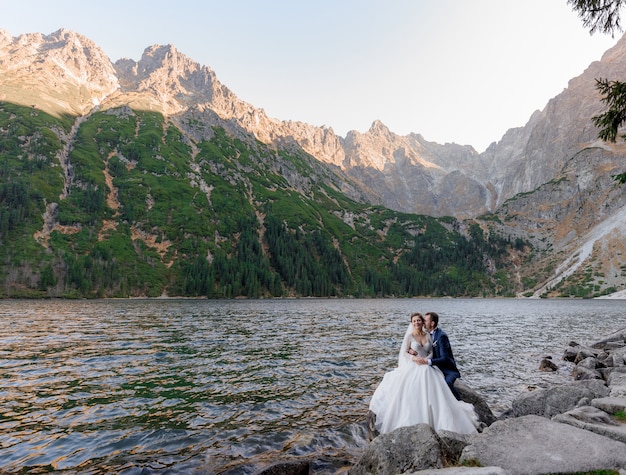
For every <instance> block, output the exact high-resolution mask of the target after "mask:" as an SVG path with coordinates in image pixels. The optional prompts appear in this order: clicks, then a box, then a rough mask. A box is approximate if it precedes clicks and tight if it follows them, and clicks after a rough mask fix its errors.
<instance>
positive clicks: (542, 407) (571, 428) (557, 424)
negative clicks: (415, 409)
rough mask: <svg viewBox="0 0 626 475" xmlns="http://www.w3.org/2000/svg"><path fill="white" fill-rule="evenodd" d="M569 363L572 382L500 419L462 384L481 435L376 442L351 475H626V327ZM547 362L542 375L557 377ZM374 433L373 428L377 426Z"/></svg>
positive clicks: (378, 438) (572, 347)
mask: <svg viewBox="0 0 626 475" xmlns="http://www.w3.org/2000/svg"><path fill="white" fill-rule="evenodd" d="M563 359H564V360H566V361H571V362H573V363H574V364H575V366H574V369H573V371H572V381H571V383H567V384H563V385H558V386H554V387H550V388H547V389H536V390H533V391H530V392H528V393H525V394H522V395H520V396H518V397H517V398H516V399H515V400H514V401H513V404H512V407H511V409H510V410H509V411H507V412H506V413H504V414H502V415H501V416H500V417H498V418H496V417H495V416H494V415H493V413H492V412H491V410H490V409H489V407H488V406H487V404H486V403H485V402H484V400H483V398H482V397H481V396H480V395H479V394H477V393H476V392H475V391H473V390H472V389H471V388H470V387H469V386H467V385H466V384H465V383H463V382H462V381H457V384H456V387H457V388H458V389H459V392H460V393H461V395H462V397H463V399H464V400H465V401H467V402H471V403H472V404H474V407H475V409H476V412H477V414H478V416H479V419H480V421H481V427H480V429H479V433H477V434H475V435H469V436H463V435H460V434H456V433H453V432H446V431H441V432H435V431H434V430H433V429H431V427H430V426H428V425H427V424H418V425H416V426H411V427H402V428H399V429H397V430H395V431H393V432H391V433H389V434H383V435H378V434H376V433H371V438H372V440H371V442H370V444H369V446H368V447H367V449H366V450H365V452H364V454H363V455H362V457H361V458H360V459H359V460H358V461H357V463H356V464H355V465H354V466H353V467H351V468H349V469H347V470H345V472H347V475H370V474H372V475H373V474H376V475H396V474H404V475H409V474H410V475H416V474H431V475H434V474H436V475H449V474H465V475H474V474H475V475H487V474H512V475H518V474H520V475H521V474H525V475H535V474H549V473H585V472H595V473H602V474H609V473H615V474H620V475H626V420H624V418H623V417H618V416H616V414H618V413H621V415H622V416H623V415H624V412H625V411H626V328H623V329H621V330H618V331H616V332H614V333H612V334H610V335H608V336H606V337H603V338H601V339H599V340H598V341H596V342H594V343H592V344H590V345H583V344H579V343H577V342H570V343H569V344H568V346H567V348H565V351H564V353H563ZM556 368H557V366H556V365H555V364H554V363H553V362H552V361H551V360H550V359H548V358H545V359H544V360H543V361H541V364H540V366H539V368H538V370H539V371H555V370H556ZM368 426H369V427H370V430H371V428H372V427H373V424H372V421H371V420H370V421H368ZM261 473H262V474H263V475H279V474H280V475H292V474H298V475H299V474H306V473H309V465H308V464H307V463H300V464H284V465H278V466H274V467H270V468H269V469H266V470H264V471H263V472H261Z"/></svg>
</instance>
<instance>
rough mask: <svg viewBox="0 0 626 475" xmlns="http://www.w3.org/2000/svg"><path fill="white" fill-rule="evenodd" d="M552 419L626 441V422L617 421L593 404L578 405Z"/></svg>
mask: <svg viewBox="0 0 626 475" xmlns="http://www.w3.org/2000/svg"><path fill="white" fill-rule="evenodd" d="M552 420H553V421H556V422H561V423H563V424H569V425H572V426H574V427H578V428H579V429H584V430H588V431H590V432H594V433H596V434H600V435H603V436H605V437H608V438H610V439H613V440H618V441H620V442H624V443H626V424H621V423H619V422H617V421H616V420H615V419H613V418H612V417H611V416H610V415H608V414H607V413H606V412H604V411H602V410H600V409H598V408H595V407H592V406H583V407H577V408H576V409H573V410H571V411H568V412H566V413H565V414H559V415H558V416H554V417H553V418H552Z"/></svg>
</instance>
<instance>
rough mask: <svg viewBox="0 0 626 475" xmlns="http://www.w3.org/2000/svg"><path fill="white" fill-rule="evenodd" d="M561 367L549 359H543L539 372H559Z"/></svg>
mask: <svg viewBox="0 0 626 475" xmlns="http://www.w3.org/2000/svg"><path fill="white" fill-rule="evenodd" d="M558 369H559V367H558V366H557V365H555V364H554V362H553V361H552V360H550V359H548V358H543V359H542V360H541V362H540V363H539V371H546V372H549V371H558Z"/></svg>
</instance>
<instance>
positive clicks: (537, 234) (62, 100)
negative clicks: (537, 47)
mask: <svg viewBox="0 0 626 475" xmlns="http://www.w3.org/2000/svg"><path fill="white" fill-rule="evenodd" d="M625 76H626V39H625V38H622V39H621V40H620V41H619V42H618V43H617V44H616V45H615V46H614V47H613V48H612V49H610V50H609V51H607V52H606V53H605V54H604V55H603V57H602V59H601V61H598V62H594V63H592V64H591V65H590V66H589V67H588V68H587V70H585V71H584V72H583V73H582V74H581V75H580V76H578V77H576V78H573V79H572V80H571V81H570V82H569V84H568V87H567V88H566V89H565V90H564V91H563V92H562V93H561V94H559V95H558V96H556V97H555V98H553V99H552V100H550V101H549V102H548V104H547V105H546V107H545V108H544V109H543V110H540V111H537V112H535V113H534V114H533V115H532V116H531V117H530V118H529V121H528V123H527V124H526V125H525V126H524V127H520V128H514V129H510V130H508V131H507V132H506V134H505V135H504V136H503V137H502V138H501V139H500V140H498V141H494V142H493V143H492V144H491V146H490V147H489V148H488V149H487V150H486V151H485V152H483V153H480V154H479V153H477V152H476V150H474V149H473V148H472V147H471V146H468V145H464V146H463V145H457V144H449V143H448V144H443V145H442V144H437V143H433V142H429V141H427V140H426V139H425V138H424V137H422V136H421V135H419V134H409V135H407V136H399V135H397V134H395V133H393V132H392V131H391V130H389V129H388V128H387V127H386V126H385V125H384V124H382V123H381V122H379V121H375V122H374V123H373V124H372V126H371V128H370V129H369V130H368V131H367V132H365V133H359V132H356V131H351V132H349V133H348V134H347V136H346V137H345V138H344V137H340V136H337V135H336V134H335V133H334V132H333V130H332V129H331V128H327V127H315V126H312V125H309V124H305V123H302V122H296V121H281V120H278V119H275V118H271V117H268V116H267V114H266V113H265V112H264V111H263V110H262V109H258V108H255V107H254V106H253V105H251V104H248V103H246V102H245V101H242V100H241V99H239V98H238V97H237V96H236V95H235V94H234V93H233V92H232V91H230V90H229V89H228V88H227V87H226V86H225V85H223V84H221V83H220V82H219V80H218V79H217V77H216V74H215V73H214V72H213V71H212V70H211V69H210V68H209V67H207V66H203V65H200V64H198V63H197V62H194V61H193V60H191V59H190V58H188V57H186V56H185V55H183V54H181V53H180V52H178V51H177V50H176V48H175V47H174V46H171V45H166V46H152V47H149V48H147V49H146V50H145V51H144V53H143V55H142V57H141V58H140V60H139V61H134V60H131V59H120V60H118V61H116V62H115V63H112V62H111V60H110V59H109V58H107V56H106V55H105V54H104V52H103V51H102V50H101V49H100V48H99V47H98V46H97V45H96V44H94V43H93V42H92V41H90V40H89V39H88V38H85V37H84V36H82V35H80V34H77V33H74V32H71V31H68V30H59V31H57V32H54V33H52V34H50V35H42V34H39V33H33V34H27V35H22V36H20V37H16V38H15V37H11V36H10V35H8V34H7V33H6V32H2V31H0V100H6V101H10V102H13V103H17V104H21V105H25V106H28V107H33V108H36V109H40V110H42V111H45V112H48V113H50V114H52V115H55V116H59V117H60V116H63V115H65V114H70V115H72V116H76V117H78V121H77V125H78V124H79V123H80V121H81V120H84V119H85V118H86V117H89V115H90V114H92V113H95V112H97V111H100V110H108V109H116V108H120V107H126V106H130V107H131V108H132V109H135V110H144V111H154V112H159V113H162V114H164V116H165V117H166V118H167V121H168V123H172V124H175V125H176V127H177V128H178V129H179V130H181V131H182V132H183V134H184V136H185V137H187V139H188V143H189V144H190V146H191V147H192V149H193V147H194V143H198V142H199V141H201V140H205V139H210V138H211V137H213V134H214V129H213V126H219V127H221V128H224V129H225V130H227V131H228V132H229V133H230V134H231V135H232V136H233V137H237V138H239V139H241V140H243V141H247V142H249V143H252V142H254V141H256V140H258V141H260V142H262V143H264V144H266V145H268V146H269V147H274V148H276V149H278V148H281V149H283V150H285V149H289V148H290V147H292V148H293V149H294V150H295V149H297V150H304V151H306V152H307V153H309V154H310V155H312V156H313V157H315V158H316V159H317V160H318V161H319V162H320V163H322V164H325V165H329V166H330V167H331V168H332V169H333V170H335V171H336V174H337V175H336V176H337V177H340V179H339V180H337V178H336V177H335V178H333V179H332V180H333V182H332V186H333V187H336V188H337V189H340V190H341V191H342V192H343V193H345V194H346V195H347V196H349V197H350V198H352V199H354V200H356V201H359V202H368V203H371V204H378V205H383V206H385V207H387V208H390V209H393V210H396V211H401V212H410V213H417V214H426V215H430V216H454V217H456V218H458V219H469V218H476V217H479V216H480V215H483V214H485V213H493V215H492V217H490V218H488V219H487V220H483V221H480V223H481V226H482V227H483V229H485V230H486V231H488V230H490V229H491V230H496V231H497V232H500V233H502V234H503V235H505V236H519V237H522V238H524V239H527V240H529V241H531V242H533V243H534V245H535V246H536V249H537V250H540V251H541V254H536V255H535V258H534V259H533V262H532V263H531V264H524V263H519V269H518V271H519V287H520V289H522V290H525V291H526V292H527V293H528V292H529V289H531V290H532V292H534V295H540V294H543V293H546V292H549V289H553V288H554V287H555V286H563V285H565V284H564V283H565V282H566V281H567V280H568V279H569V280H570V283H569V284H567V285H569V286H570V287H572V288H573V287H576V285H587V286H596V287H597V288H598V290H600V291H603V290H606V289H613V288H617V289H619V288H621V287H623V286H624V283H625V282H626V276H625V275H624V274H626V272H624V267H623V265H622V262H623V260H622V257H621V256H622V250H621V247H620V246H621V245H620V240H621V241H623V238H624V234H626V231H624V230H623V227H624V226H623V222H624V220H625V219H626V218H624V213H623V209H624V205H625V204H626V202H624V196H623V195H624V188H623V187H622V188H619V187H615V186H613V183H612V182H611V179H610V175H611V174H615V173H623V172H624V167H625V166H626V164H625V163H624V160H623V156H624V150H623V145H619V144H617V145H607V144H603V143H599V142H597V140H596V136H597V130H596V129H595V127H594V126H593V124H592V122H591V117H592V116H593V115H595V114H598V113H599V112H601V111H602V104H601V101H600V97H599V95H598V93H597V91H596V90H595V79H596V78H598V77H605V78H608V79H622V80H623V79H624V77H625ZM538 80H540V78H538ZM511 93H515V92H514V91H512V92H511ZM75 130H76V128H75ZM70 135H71V134H70ZM65 141H66V146H65V147H66V150H69V149H71V146H72V139H71V137H69V136H68V137H65ZM194 153H197V150H195V151H194ZM70 172H71V171H66V175H67V176H68V177H69V176H70ZM287 178H288V179H289V180H291V184H292V186H294V188H296V189H298V188H301V187H302V177H298V175H297V174H291V175H288V176H287ZM618 248H619V249H618ZM599 252H601V254H598V253H599ZM572 254H574V255H576V256H578V258H576V259H570V256H571V255H572ZM600 256H603V257H600ZM590 261H593V262H595V264H594V266H591V267H593V268H594V269H595V274H596V275H597V276H600V277H596V278H594V279H590V278H587V279H583V277H581V275H582V274H581V273H583V270H585V269H589V266H590V265H589V262H590ZM568 262H569V264H567V263H568ZM600 262H601V264H598V263H600ZM514 265H518V264H515V263H514ZM562 266H565V267H562ZM564 269H565V270H564ZM572 279H578V280H580V279H583V280H584V282H582V283H579V284H573V283H572Z"/></svg>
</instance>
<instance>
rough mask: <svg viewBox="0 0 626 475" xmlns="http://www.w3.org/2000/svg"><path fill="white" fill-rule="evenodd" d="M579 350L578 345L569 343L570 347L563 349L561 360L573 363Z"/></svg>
mask: <svg viewBox="0 0 626 475" xmlns="http://www.w3.org/2000/svg"><path fill="white" fill-rule="evenodd" d="M579 350H580V345H579V344H578V343H573V342H572V343H570V346H568V347H567V348H565V351H564V352H563V359H564V360H565V361H571V362H574V360H575V359H576V355H577V354H578V351H579Z"/></svg>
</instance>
